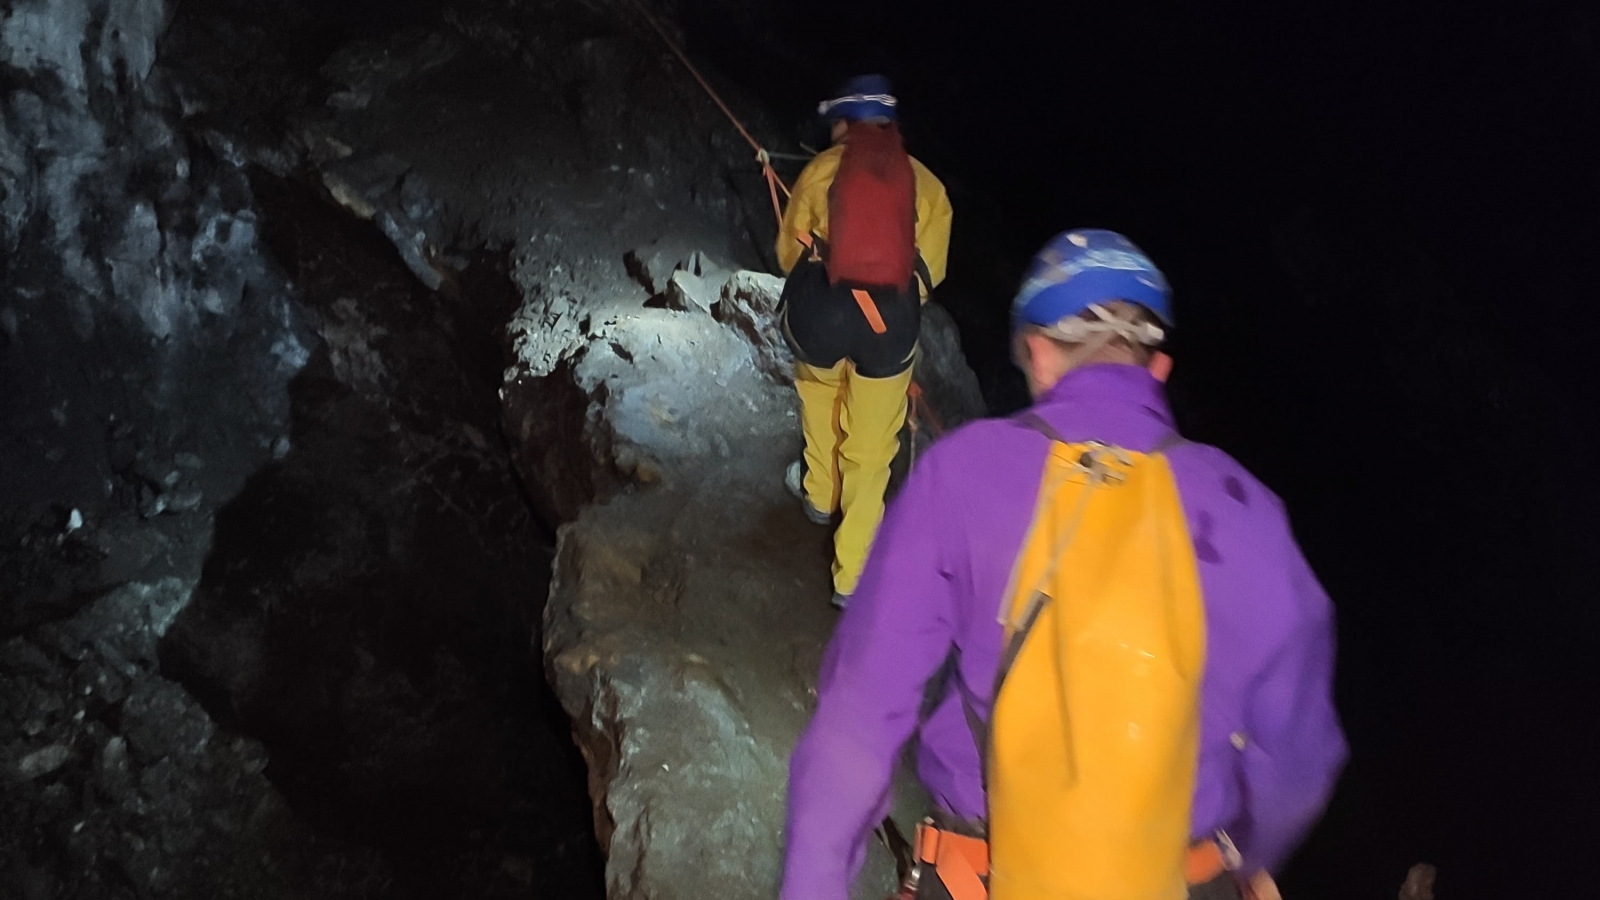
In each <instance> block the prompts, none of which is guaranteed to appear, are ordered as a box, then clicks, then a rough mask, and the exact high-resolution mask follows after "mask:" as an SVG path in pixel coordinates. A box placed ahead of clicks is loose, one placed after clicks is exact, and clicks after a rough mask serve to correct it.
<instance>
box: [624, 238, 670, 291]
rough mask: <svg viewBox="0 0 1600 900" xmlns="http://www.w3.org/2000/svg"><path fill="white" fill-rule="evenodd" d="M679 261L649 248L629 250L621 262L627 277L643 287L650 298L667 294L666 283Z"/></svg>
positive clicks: (659, 250)
mask: <svg viewBox="0 0 1600 900" xmlns="http://www.w3.org/2000/svg"><path fill="white" fill-rule="evenodd" d="M679 259H680V258H679V257H676V256H674V255H673V254H672V253H671V252H669V251H666V250H662V249H658V248H653V247H651V248H644V249H638V250H629V251H628V252H627V253H626V254H625V255H624V256H623V257H622V262H623V265H624V266H625V267H627V270H628V276H629V277H630V278H632V279H633V280H635V281H637V282H639V284H641V285H643V286H644V289H645V290H647V291H649V292H650V295H651V296H656V295H658V294H665V293H666V292H667V282H668V281H670V280H671V279H672V273H674V272H676V271H677V270H678V264H679Z"/></svg>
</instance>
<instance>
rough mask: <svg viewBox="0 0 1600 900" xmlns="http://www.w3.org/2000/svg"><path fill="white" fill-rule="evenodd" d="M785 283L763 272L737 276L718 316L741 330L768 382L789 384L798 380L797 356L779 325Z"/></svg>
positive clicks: (725, 287) (729, 284)
mask: <svg viewBox="0 0 1600 900" xmlns="http://www.w3.org/2000/svg"><path fill="white" fill-rule="evenodd" d="M782 295H783V279H782V278H779V277H777V276H776V275H767V274H765V273H761V272H748V271H745V272H736V273H734V275H733V277H731V278H729V279H728V282H727V284H725V285H723V288H722V297H721V298H720V300H719V302H718V303H717V306H716V309H715V310H714V313H715V315H716V317H717V320H718V321H720V322H724V323H727V324H729V325H731V326H733V327H734V328H736V329H738V330H739V332H740V333H741V334H743V335H744V338H745V340H746V341H747V342H749V344H750V358H751V361H752V362H753V363H754V364H755V366H756V368H758V369H760V370H761V371H762V373H764V374H765V375H766V376H767V377H768V378H771V379H773V380H774V381H777V382H780V383H784V384H787V383H788V382H789V381H790V380H791V379H792V378H793V377H794V354H793V353H792V352H790V350H789V344H788V342H787V341H785V340H784V337H783V329H782V326H781V325H780V323H779V321H778V299H779V297H781V296H782Z"/></svg>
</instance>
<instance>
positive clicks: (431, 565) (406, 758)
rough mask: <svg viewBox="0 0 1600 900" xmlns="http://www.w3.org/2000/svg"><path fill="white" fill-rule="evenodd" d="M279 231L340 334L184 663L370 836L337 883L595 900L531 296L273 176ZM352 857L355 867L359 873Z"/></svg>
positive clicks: (323, 319) (294, 792) (318, 364)
mask: <svg viewBox="0 0 1600 900" xmlns="http://www.w3.org/2000/svg"><path fill="white" fill-rule="evenodd" d="M257 189H258V192H259V196H260V200H261V205H262V207H263V210H264V215H263V220H264V224H265V228H264V231H265V236H266V238H267V241H268V243H269V245H270V246H271V247H272V249H273V251H274V253H275V255H276V256H277V258H278V260H279V262H280V263H281V264H282V265H283V267H284V269H285V270H286V271H287V272H288V273H289V274H290V276H291V277H292V278H293V279H294V281H295V283H296V285H297V286H298V287H299V288H300V290H301V292H302V294H303V297H304V302H305V304H306V307H307V312H308V317H309V318H310V319H311V321H313V323H314V325H315V330H316V331H317V332H318V333H319V335H320V336H321V338H322V340H321V343H320V344H319V345H318V346H317V348H316V350H315V352H314V353H313V355H312V357H311V359H310V361H309V362H308V364H307V365H306V367H305V368H304V369H303V370H302V371H301V372H300V374H299V375H298V376H297V377H296V378H295V379H294V381H293V383H292V384H291V387H290V396H291V402H292V427H291V432H290V434H289V435H288V438H287V441H280V444H279V445H278V447H277V448H276V451H277V456H278V458H277V459H276V460H275V461H274V462H273V463H271V464H269V465H268V466H266V467H265V468H264V469H262V470H261V471H260V472H258V473H257V474H255V475H254V476H253V477H252V478H251V479H250V480H249V482H248V483H247V485H246V486H245V489H244V490H243V491H242V492H241V493H240V494H239V496H238V497H237V498H236V499H234V500H233V501H232V502H231V503H229V504H228V505H227V506H226V507H224V508H223V509H221V510H220V511H219V512H218V514H217V518H216V532H215V537H214V541H213V545H212V549H211V552H210V555H209V557H208V558H207V560H206V563H205V567H204V571H203V574H202V578H201V581H200V584H199V586H198V588H197V590H196V592H195V595H194V599H193V602H192V603H191V605H190V606H189V607H188V608H187V609H186V610H185V611H184V612H183V614H182V615H181V616H180V618H179V619H178V621H177V622H176V624H175V625H174V626H173V628H172V630H171V632H170V633H169V634H168V636H167V638H166V640H165V641H164V643H163V646H162V661H163V669H164V671H166V672H167V673H168V674H170V675H173V676H175V677H177V678H178V679H179V680H180V681H182V682H183V684H184V685H185V686H186V687H188V688H189V689H190V690H191V691H192V692H194V693H195V694H196V695H197V696H198V697H200V698H201V700H202V702H203V703H204V704H205V705H206V707H207V709H208V710H209V711H210V712H211V713H212V714H213V715H214V716H216V717H217V718H218V719H219V720H220V721H222V722H225V723H227V724H229V725H231V726H233V727H236V728H238V729H240V730H242V731H244V732H246V733H249V734H251V735H253V736H256V737H258V738H260V739H261V740H262V741H263V742H264V743H265V744H266V746H267V748H268V750H269V752H270V754H271V762H270V764H269V767H268V769H267V774H268V776H269V777H270V778H271V779H272V780H273V781H274V783H276V784H277V786H278V787H279V788H280V789H281V790H282V791H283V792H284V794H285V795H286V797H287V799H288V800H289V802H290V804H291V806H292V807H293V808H294V809H295V810H296V812H297V813H298V814H299V815H300V816H301V817H302V818H304V819H306V820H307V821H309V822H311V823H312V824H314V825H315V826H317V827H318V829H319V830H320V831H322V832H324V833H325V834H326V835H328V836H329V837H330V838H332V839H333V840H335V841H338V842H340V843H342V844H344V845H346V846H348V847H350V848H351V851H350V854H349V858H348V860H346V861H345V862H343V863H341V864H339V865H334V864H333V863H331V862H330V861H328V860H323V861H320V862H319V863H318V864H317V865H316V866H315V867H314V868H313V870H312V871H310V872H305V871H301V872H300V874H299V876H298V878H297V880H299V881H301V882H306V883H307V884H306V886H307V887H308V888H311V889H312V890H313V891H314V892H315V893H317V894H318V895H347V894H352V893H358V894H362V895H371V894H376V895H381V896H389V897H419V898H420V897H447V896H475V897H493V896H513V895H515V896H526V895H528V893H529V891H530V890H532V891H536V893H537V894H539V895H544V894H545V893H546V892H548V893H549V894H550V895H555V894H559V895H562V896H567V897H580V898H581V897H586V896H598V895H599V892H600V889H601V888H600V879H601V862H600V857H599V852H598V849H597V848H596V846H595V844H594V838H593V836H592V832H591V824H592V821H591V813H590V804H589V800H588V797H587V795H586V793H585V784H586V781H585V775H584V768H583V763H582V760H581V759H580V758H579V756H578V754H577V752H576V750H575V748H574V747H573V744H572V741H571V738H570V728H569V725H568V723H567V721H566V720H565V718H564V717H563V716H562V714H561V712H560V710H559V707H557V705H556V704H555V702H554V700H553V698H551V697H550V695H549V692H548V688H547V687H546V685H545V681H544V678H543V673H542V662H541V660H540V656H539V645H538V638H537V624H538V621H539V616H540V613H541V610H542V607H543V602H544V596H545V591H546V585H547V580H548V577H549V569H548V566H549V553H550V547H551V542H552V536H551V535H550V534H549V532H548V531H547V530H546V529H545V527H544V526H543V525H542V524H541V523H539V522H538V521H536V520H535V519H534V518H533V517H532V516H531V515H530V513H529V511H528V507H527V505H526V503H525V500H524V497H523V495H522V492H521V489H520V487H519V485H518V484H517V482H516V480H515V476H514V475H513V473H512V470H511V467H510V464H509V460H508V457H507V454H506V450H505V447H504V444H503V441H502V439H501V437H500V434H499V431H498V424H497V423H498V418H499V414H498V400H497V397H496V393H495V387H496V385H497V384H498V378H499V372H500V362H501V360H502V359H503V354H504V352H505V351H504V348H503V347H502V346H500V344H499V339H498V334H499V331H498V329H497V328H495V327H492V325H491V323H498V322H499V321H503V317H504V315H505V314H506V312H507V308H508V306H509V305H511V304H514V303H515V302H516V299H517V298H516V292H515V289H514V288H513V287H512V286H511V285H510V282H509V281H508V280H507V279H506V277H505V274H504V272H503V270H502V269H501V268H500V267H499V266H498V265H497V264H496V261H495V260H493V259H490V258H487V257H486V256H485V257H483V258H479V259H477V260H475V261H474V262H473V263H472V265H470V266H469V267H468V269H467V271H466V272H465V273H464V274H463V275H462V277H461V279H460V281H459V283H457V284H453V285H451V287H450V288H449V289H447V290H446V291H445V292H442V293H439V294H434V293H431V292H428V291H426V290H424V289H423V288H422V287H421V286H420V285H418V284H417V283H416V281H415V279H414V277H413V276H412V275H411V274H410V273H409V272H408V271H407V270H406V268H405V267H404V265H403V264H402V263H401V262H400V260H399V258H398V256H397V254H396V253H395V251H394V249H393V247H392V246H391V245H389V244H388V243H387V242H386V241H384V239H383V238H382V236H381V235H379V234H378V233H377V232H376V231H375V230H374V229H371V228H370V226H366V225H363V224H361V223H357V222H355V221H354V220H353V219H350V218H348V217H347V216H345V215H344V213H342V212H340V211H338V210H336V209H335V208H334V207H332V206H331V205H327V204H324V203H323V202H322V201H321V200H320V199H319V198H318V197H317V196H315V194H314V193H313V192H312V191H311V190H310V189H307V188H303V187H300V186H298V185H293V184H288V185H286V184H285V183H281V182H276V181H272V180H270V179H267V178H263V179H261V183H260V184H258V185H257ZM350 860H353V861H354V862H351V861H350Z"/></svg>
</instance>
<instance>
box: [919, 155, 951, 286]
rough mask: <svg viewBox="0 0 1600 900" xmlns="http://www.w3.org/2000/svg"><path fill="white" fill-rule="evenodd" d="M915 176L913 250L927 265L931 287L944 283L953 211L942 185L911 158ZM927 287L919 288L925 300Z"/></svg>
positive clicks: (924, 167) (926, 169)
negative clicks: (915, 206) (915, 204)
mask: <svg viewBox="0 0 1600 900" xmlns="http://www.w3.org/2000/svg"><path fill="white" fill-rule="evenodd" d="M911 165H912V167H913V168H914V169H915V170H916V173H917V251H918V252H920V253H921V254H922V261H923V262H925V263H927V264H928V275H929V276H931V277H932V278H933V286H935V287H937V286H938V285H939V284H940V283H941V282H943V281H944V276H945V268H946V266H947V265H948V263H949V261H950V221H951V219H952V218H953V216H954V211H953V210H952V209H951V207H950V196H949V194H947V193H945V189H944V183H943V182H941V181H940V180H939V179H938V177H937V176H935V175H934V174H933V173H932V172H931V171H929V170H928V167H927V166H925V165H923V164H922V163H920V162H918V161H917V160H915V159H913V160H912V161H911ZM927 287H928V286H926V285H924V286H923V293H922V299H923V300H927V299H928V289H927Z"/></svg>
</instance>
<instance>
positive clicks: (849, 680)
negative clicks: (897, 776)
mask: <svg viewBox="0 0 1600 900" xmlns="http://www.w3.org/2000/svg"><path fill="white" fill-rule="evenodd" d="M1032 412H1033V413H1035V414H1037V415H1039V416H1041V417H1042V418H1044V419H1045V421H1047V422H1049V423H1050V425H1052V426H1053V427H1054V428H1055V429H1056V430H1057V431H1058V432H1059V433H1060V435H1061V436H1062V437H1063V438H1065V439H1066V440H1068V441H1080V440H1098V441H1102V442H1105V443H1111V444H1117V445H1120V446H1122V447H1125V448H1127V449H1129V450H1134V451H1148V450H1150V449H1152V448H1153V447H1154V446H1155V445H1156V444H1157V443H1158V442H1159V441H1160V440H1161V439H1162V438H1163V437H1166V436H1168V435H1170V434H1172V432H1173V431H1174V425H1173V420H1172V413H1171V411H1170V409H1169V408H1168V406H1167V403H1166V399H1165V397H1164V395H1163V391H1162V386H1161V384H1160V383H1159V382H1157V381H1156V379H1155V378H1154V377H1152V376H1151V375H1150V374H1149V373H1148V372H1146V371H1145V370H1143V369H1140V368H1137V367H1134V366H1124V365H1096V366H1089V367H1086V368H1083V369H1080V370H1076V371H1073V372H1071V373H1069V374H1068V375H1067V376H1066V377H1065V378H1063V379H1062V380H1061V381H1060V382H1059V383H1058V384H1057V385H1056V386H1055V387H1054V388H1052V389H1051V390H1050V391H1048V392H1046V393H1045V394H1044V395H1043V396H1041V397H1039V398H1038V400H1037V402H1036V403H1035V404H1034V406H1033V407H1032ZM1049 446H1050V442H1049V439H1048V438H1046V437H1045V436H1044V435H1042V434H1040V433H1039V432H1037V431H1035V430H1033V429H1031V428H1028V427H1026V426H1024V425H1022V424H1020V423H1017V422H1015V421H1012V420H1009V419H986V420H982V421H978V422H973V423H970V424H968V425H966V426H964V427H962V428H960V429H957V430H956V431H954V432H952V433H950V434H949V435H947V436H946V437H945V438H943V439H942V440H940V441H939V442H938V443H936V444H935V445H934V446H933V447H932V448H931V449H930V450H929V451H928V452H927V453H926V454H925V455H924V456H923V457H922V459H921V460H920V461H919V462H918V464H917V467H916V470H915V471H914V472H913V473H912V475H911V477H910V478H909V479H907V481H906V483H905V486H904V487H903V488H902V490H901V491H900V494H899V495H898V496H897V497H896V498H895V499H894V501H893V502H892V503H891V504H890V505H889V508H888V511H887V514H886V515H885V518H884V521H883V525H882V527H881V528H880V530H879V531H878V535H877V538H876V540H875V542H874V544H873V549H872V554H871V557H870V558H869V559H868V561H867V566H866V570H865V571H864V572H863V575H862V579H861V584H860V587H858V588H857V590H856V592H855V594H854V595H853V596H852V597H851V598H850V606H849V609H848V610H847V611H846V612H845V614H844V616H843V618H842V619H841V620H840V621H839V625H838V629H837V631H836V632H835V633H834V635H833V639H832V641H831V642H830V643H829V645H828V649H827V653H826V655H825V656H824V658H823V664H822V672H821V675H820V678H819V686H818V700H817V711H816V713H815V715H814V716H813V718H812V720H811V722H810V724H809V725H808V726H807V727H806V730H805V732H804V734H803V735H802V736H801V738H800V742H799V744H798V745H797V746H796V747H795V751H794V756H793V758H792V760H791V762H790V771H789V806H788V823H787V849H786V854H785V860H784V874H783V889H782V894H781V897H782V900H846V898H847V897H848V895H849V886H850V882H851V880H852V879H853V878H854V876H855V873H856V872H857V871H859V869H860V867H861V865H862V862H863V860H864V858H865V853H866V844H867V840H868V837H869V836H870V834H871V832H872V829H873V827H874V826H875V825H876V824H877V823H878V822H879V821H880V820H881V819H882V817H883V816H884V814H885V813H886V812H887V811H888V806H889V782H890V777H891V774H892V772H893V770H894V766H895V763H896V760H897V759H898V758H899V756H900V751H901V749H902V747H903V746H904V745H905V743H906V741H907V740H908V739H909V738H910V737H911V736H912V734H913V732H917V731H918V729H919V725H920V740H919V743H918V747H917V768H918V774H919V775H920V777H921V779H922V781H923V784H924V785H925V786H926V787H927V789H928V791H929V793H930V794H931V795H932V797H933V799H934V801H935V802H936V803H937V804H938V805H939V806H940V807H942V808H943V809H944V810H945V811H947V812H949V813H953V814H955V815H957V816H961V817H965V818H973V819H978V818H982V817H983V815H984V812H985V804H984V797H983V781H982V772H981V770H980V764H979V761H978V752H977V747H976V745H975V743H974V740H973V737H972V735H971V733H970V732H969V730H968V727H967V721H966V716H965V714H964V713H963V711H962V709H961V700H960V697H959V692H958V691H957V690H956V689H955V688H954V687H953V686H952V687H950V688H949V689H947V690H946V692H945V695H944V697H943V698H942V700H941V701H940V702H939V703H938V705H937V706H936V707H935V708H934V710H933V712H932V713H930V714H929V715H928V717H927V718H926V719H924V720H921V721H920V722H919V712H920V711H921V709H922V708H923V701H924V690H925V687H926V685H927V683H928V681H929V679H930V678H932V677H933V676H934V675H935V674H936V673H937V672H938V670H939V669H940V667H941V666H942V665H943V664H944V663H945V661H946V660H947V659H948V658H950V655H951V654H952V652H954V653H955V654H956V666H955V671H954V673H953V675H952V677H957V678H960V679H961V680H962V682H963V683H964V684H965V686H966V688H967V689H968V691H970V692H971V695H972V696H973V697H974V698H976V700H977V701H978V702H979V704H980V709H979V710H978V712H979V713H980V714H981V715H982V716H983V717H984V718H985V719H986V718H987V717H988V712H989V704H990V702H991V701H992V697H991V696H990V694H991V692H992V688H993V682H994V675H995V670H996V667H997V665H998V660H999V654H1000V644H1001V626H1000V624H999V623H998V622H997V621H996V616H997V613H998V611H999V609H1000V606H1001V601H1002V597H1001V595H1002V594H1003V593H1004V592H1005V589H1006V585H1007V580H1008V577H1009V575H1010V572H1011V566H1012V563H1013V561H1014V559H1015V557H1016V554H1017V552H1018V551H1019V550H1020V548H1021V545H1022V541H1023V539H1024V537H1025V532H1026V531H1027V528H1028V525H1029V522H1030V521H1031V518H1032V514H1033V508H1034V504H1035V501H1036V500H1037V498H1038V491H1039V482H1040V479H1041V478H1042V477H1043V472H1044V464H1045V458H1046V454H1047V453H1048V450H1049ZM1167 457H1168V460H1169V463H1170V465H1171V467H1172V470H1173V474H1174V476H1175V477H1176V479H1177V484H1178V493H1179V496H1180V499H1181V501H1182V504H1183V509H1184V513H1185V515H1186V517H1187V519H1188V525H1189V533H1190V536H1191V538H1192V540H1193V542H1194V548H1195V557H1196V560H1197V562H1198V567H1199V571H1200V588H1201V593H1202V597H1203V600H1204V603H1205V610H1206V629H1207V631H1206V637H1207V649H1206V668H1205V675H1204V682H1203V684H1202V693H1201V738H1200V762H1199V771H1198V773H1197V776H1196V781H1195V797H1194V807H1193V810H1194V811H1193V833H1194V836H1195V837H1197V838H1198V837H1201V836H1205V835H1209V834H1211V833H1212V832H1213V831H1214V830H1216V829H1218V828H1221V829H1225V830H1226V831H1227V832H1228V834H1229V836H1230V837H1231V838H1232V839H1233V840H1234V842H1235V843H1236V844H1237V845H1238V847H1239V850H1240V851H1241V853H1242V854H1243V855H1244V857H1245V867H1246V868H1247V869H1249V870H1254V869H1260V868H1265V869H1267V870H1269V871H1271V870H1273V869H1275V868H1276V867H1277V866H1279V865H1280V864H1281V863H1282V862H1283V861H1284V859H1285V858H1286V857H1287V856H1288V855H1289V853H1290V852H1292V851H1293V850H1294V848H1295V846H1296V845H1297V844H1298V843H1299V842H1300V841H1301V840H1302V839H1303V838H1304V837H1305V834H1306V832H1307V831H1308V830H1309V829H1310V827H1311V826H1312V825H1313V824H1314V823H1315V822H1316V820H1317V818H1318V817H1319V816H1320V815H1321V812H1322V809H1323V807H1324V805H1325V804H1326V802H1327V799H1328V796H1329V794H1330V793H1331V791H1332V789H1333V784H1334V781H1335V779H1336V778H1337V776H1338V774H1339V771H1340V769H1341V768H1342V767H1343V764H1344V760H1345V755H1346V746H1345V741H1344V735H1343V733H1342V731H1341V729H1340V727H1339V722H1338V718H1337V715H1336V713H1335V711H1334V707H1333V662H1334V635H1333V617H1332V608H1331V606H1330V604H1329V602H1328V597H1327V595H1326V594H1325V593H1324V592H1323V590H1322V587H1321V586H1320V585H1319V584H1318V583H1317V579H1316V576H1315V575H1313V574H1312V572H1311V568H1310V566H1309V565H1307V563H1306V561H1305V559H1304V557H1303V556H1302V555H1301V553H1300V549H1299V547H1298V546H1297V545H1296V544H1295V540H1294V536H1293V534H1292V533H1291V531H1290V527H1289V522H1288V520H1287V518H1286V516H1285V514H1284V510H1283V506H1282V503H1281V502H1280V501H1279V500H1278V498H1277V497H1276V496H1275V495H1273V494H1272V493H1271V492H1270V491H1268V490H1267V489H1266V488H1265V487H1264V486H1263V485H1262V484H1261V483H1260V482H1258V481H1257V480H1256V479H1255V478H1254V477H1252V476H1251V475H1250V473H1249V472H1247V471H1245V469H1244V467H1242V466H1240V465H1239V463H1238V462H1236V461H1234V460H1233V459H1232V458H1231V457H1229V456H1228V455H1227V454H1225V453H1223V452H1222V451H1221V450H1218V449H1216V448H1214V447H1209V446H1205V445H1202V444H1192V443H1189V444H1181V445H1179V446H1178V447H1176V448H1174V449H1172V450H1170V451H1168V453H1167Z"/></svg>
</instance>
